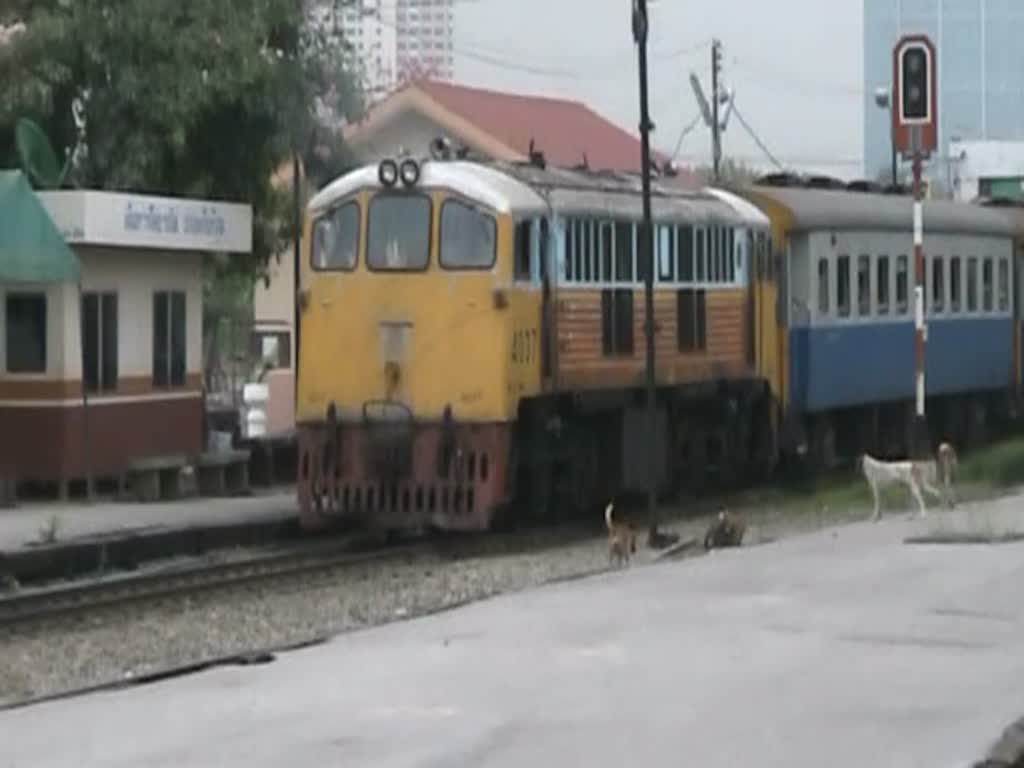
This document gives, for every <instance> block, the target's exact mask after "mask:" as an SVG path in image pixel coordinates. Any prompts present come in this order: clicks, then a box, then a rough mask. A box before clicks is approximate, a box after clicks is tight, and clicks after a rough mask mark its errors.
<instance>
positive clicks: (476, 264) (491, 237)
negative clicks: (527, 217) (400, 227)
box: [371, 199, 530, 269]
mask: <svg viewBox="0 0 1024 768" xmlns="http://www.w3.org/2000/svg"><path fill="white" fill-rule="evenodd" d="M371 211H372V208H371ZM526 227H527V229H526V232H527V236H526V246H525V247H526V249H527V253H528V254H529V251H530V236H529V231H530V230H529V222H526ZM428 234H429V232H428ZM497 243H498V224H497V222H496V221H495V220H494V217H493V216H491V215H490V214H489V213H486V212H484V211H482V210H480V209H479V208H477V207H476V206H473V205H470V204H468V203H464V202H462V201H461V200H455V199H450V200H445V201H444V203H442V204H441V266H442V267H444V268H446V269H489V268H491V267H492V266H494V260H495V257H496V255H497ZM428 247H429V240H428ZM527 259H529V255H527Z"/></svg>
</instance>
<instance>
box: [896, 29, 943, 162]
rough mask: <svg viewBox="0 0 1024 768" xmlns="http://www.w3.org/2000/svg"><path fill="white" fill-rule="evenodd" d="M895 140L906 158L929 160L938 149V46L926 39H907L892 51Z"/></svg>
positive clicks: (909, 36) (902, 39) (922, 37)
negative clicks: (917, 156) (936, 53)
mask: <svg viewBox="0 0 1024 768" xmlns="http://www.w3.org/2000/svg"><path fill="white" fill-rule="evenodd" d="M892 67H893V99H892V102H891V104H890V110H889V111H890V112H891V114H892V136H893V143H894V144H895V145H896V149H898V150H899V151H900V152H902V153H903V155H904V157H907V158H913V156H914V155H915V154H919V155H920V156H921V157H922V158H924V157H928V156H929V155H930V154H931V153H932V152H934V151H935V149H936V148H937V147H938V143H939V129H938V126H939V121H938V78H937V77H936V72H937V71H938V70H937V68H936V55H935V46H934V45H933V44H932V41H931V40H930V39H929V38H928V37H927V36H926V35H906V36H904V37H902V38H900V40H899V41H898V42H897V43H896V46H895V48H893V57H892Z"/></svg>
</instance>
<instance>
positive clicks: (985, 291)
mask: <svg viewBox="0 0 1024 768" xmlns="http://www.w3.org/2000/svg"><path fill="white" fill-rule="evenodd" d="M992 279H993V273H992V259H991V258H986V259H984V260H983V261H982V262H981V308H982V310H984V311H985V312H991V311H992V294H993V292H994V291H993V285H992Z"/></svg>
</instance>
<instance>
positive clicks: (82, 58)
mask: <svg viewBox="0 0 1024 768" xmlns="http://www.w3.org/2000/svg"><path fill="white" fill-rule="evenodd" d="M14 19H19V20H21V21H23V22H24V23H25V26H26V30H25V32H24V33H22V34H21V35H19V36H17V37H16V38H15V39H14V40H13V42H11V43H9V44H7V45H5V46H3V47H0V166H3V165H14V164H16V160H15V158H14V146H13V125H14V122H15V120H16V119H17V118H18V117H21V116H27V117H31V118H33V119H35V120H36V121H37V122H39V124H40V125H41V126H42V127H43V129H44V131H45V132H46V134H47V136H48V137H49V138H50V141H51V142H52V143H53V145H54V147H55V149H56V151H57V154H58V157H59V159H60V160H61V161H63V158H64V157H65V156H66V153H69V152H72V151H73V150H74V148H75V147H76V146H77V147H78V152H77V153H76V154H75V161H74V163H73V166H72V170H71V174H70V176H71V183H73V184H75V185H78V186H85V187H92V188H109V189H120V190H132V191H138V192H145V193H153V194H176V195H188V196H197V197H205V198H211V199H226V200H235V201H244V202H248V203H250V204H251V205H252V206H253V210H254V220H255V221H254V233H253V248H254V253H255V256H256V259H255V260H254V263H253V264H248V265H245V268H246V271H248V272H250V274H252V275H253V276H255V275H257V274H258V273H259V271H260V270H261V265H262V264H264V263H265V262H266V260H267V258H268V257H269V256H270V255H271V254H273V253H275V252H276V251H277V250H279V249H280V247H281V246H282V245H283V243H282V238H283V237H285V236H287V234H289V231H288V230H287V229H286V227H287V226H288V220H289V218H290V217H291V192H290V190H289V189H287V188H284V189H281V190H275V189H274V187H273V186H272V184H271V176H272V174H273V172H274V171H275V170H276V169H277V168H278V167H279V166H280V164H281V163H282V162H283V161H285V160H287V159H288V158H289V157H290V153H291V150H292V149H293V148H294V149H297V150H298V151H299V153H300V155H301V156H302V157H303V159H304V162H305V165H306V167H307V168H309V169H310V175H311V177H312V175H313V171H317V172H318V173H319V172H324V171H323V170H322V168H323V167H324V166H331V164H332V163H334V164H335V165H336V164H337V163H338V162H339V160H338V159H337V158H339V157H343V150H342V148H341V146H340V145H341V138H340V135H339V134H338V132H337V131H334V130H328V129H325V128H323V127H322V125H323V115H325V114H326V115H330V116H331V117H332V118H333V119H337V118H338V117H348V118H350V119H351V118H352V117H354V116H356V115H357V114H358V113H359V112H360V110H361V108H362V105H361V101H360V99H359V95H358V92H357V89H356V86H355V84H354V82H353V80H352V78H351V77H349V75H348V73H347V72H346V69H345V66H344V62H343V61H342V48H343V46H341V45H339V44H338V42H339V41H338V40H337V39H336V38H334V37H332V36H331V34H330V33H329V32H327V31H324V30H322V29H321V28H320V27H319V26H317V25H312V24H309V23H308V22H307V16H306V13H305V11H304V9H303V7H302V3H301V2H296V0H244V1H243V0H188V2H181V1H180V0H120V2H117V3H109V2H101V0H6V2H4V3H3V4H0V23H4V22H5V21H8V22H9V21H12V20H14ZM76 110H77V111H78V112H79V114H80V115H81V117H82V118H84V125H82V126H78V125H76V120H75V111H76ZM325 147H326V152H325V149H324V148H325ZM326 172H330V167H328V169H327V171H326ZM241 262H243V260H238V259H236V260H234V262H233V263H235V264H239V263H241Z"/></svg>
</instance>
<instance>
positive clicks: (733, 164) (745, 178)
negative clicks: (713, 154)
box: [693, 157, 764, 186]
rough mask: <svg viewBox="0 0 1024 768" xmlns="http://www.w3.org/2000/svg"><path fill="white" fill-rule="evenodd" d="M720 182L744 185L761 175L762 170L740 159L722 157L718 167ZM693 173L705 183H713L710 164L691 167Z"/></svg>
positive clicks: (712, 171) (712, 172)
mask: <svg viewBox="0 0 1024 768" xmlns="http://www.w3.org/2000/svg"><path fill="white" fill-rule="evenodd" d="M718 171H719V175H720V176H721V183H722V184H724V185H726V186H745V185H748V184H753V183H754V181H755V180H756V179H758V178H759V177H761V176H763V175H764V173H763V171H759V170H758V169H756V168H754V167H752V166H749V165H747V164H746V163H744V162H743V161H742V160H734V159H732V158H728V157H723V158H722V162H721V163H720V164H719V167H718ZM693 172H694V174H695V175H696V176H697V178H699V179H700V180H701V181H702V182H703V183H705V184H713V183H714V169H713V168H712V167H711V166H710V165H701V166H698V167H696V168H694V169H693Z"/></svg>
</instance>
